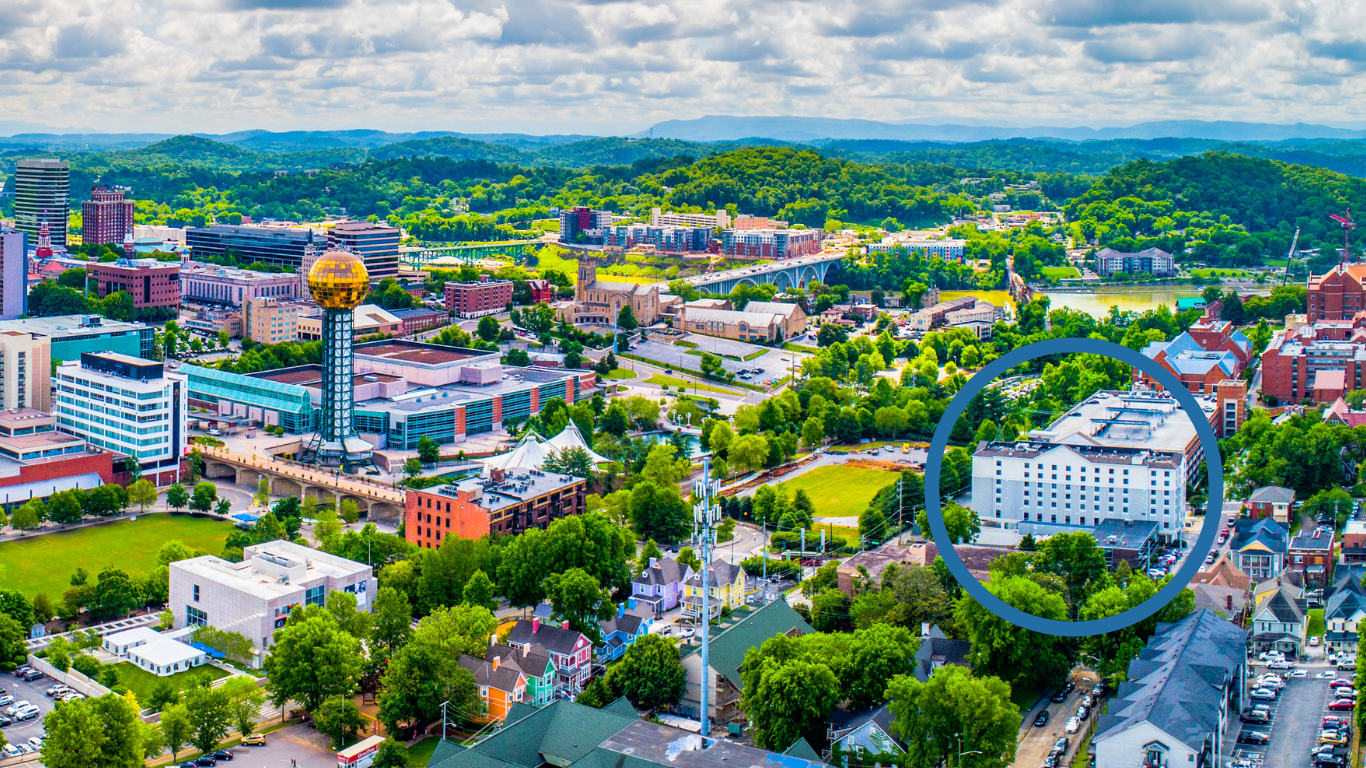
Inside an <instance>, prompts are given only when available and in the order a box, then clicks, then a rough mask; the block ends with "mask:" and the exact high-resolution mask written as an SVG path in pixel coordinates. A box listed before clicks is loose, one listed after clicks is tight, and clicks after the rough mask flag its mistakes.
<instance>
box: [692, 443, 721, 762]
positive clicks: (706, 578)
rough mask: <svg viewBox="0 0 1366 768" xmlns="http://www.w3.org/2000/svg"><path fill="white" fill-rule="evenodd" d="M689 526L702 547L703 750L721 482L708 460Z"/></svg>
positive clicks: (696, 485) (697, 483)
mask: <svg viewBox="0 0 1366 768" xmlns="http://www.w3.org/2000/svg"><path fill="white" fill-rule="evenodd" d="M692 489H693V491H692V492H693V525H694V526H695V527H696V528H697V530H698V534H699V535H700V536H701V541H700V543H701V546H702V600H701V608H702V614H701V615H702V686H701V688H702V697H701V699H702V700H701V705H702V706H701V707H700V714H699V720H700V724H701V733H702V749H706V748H707V738H708V737H709V736H710V734H711V718H710V717H709V716H708V714H709V713H708V711H707V708H708V707H709V706H710V702H709V701H708V699H709V698H710V696H709V694H710V691H709V690H708V689H710V688H711V658H710V652H711V632H710V629H711V603H710V598H711V579H710V576H711V553H712V544H713V541H712V539H713V537H714V536H715V535H716V532H715V530H714V526H715V525H716V524H717V523H718V522H720V517H721V514H720V510H719V509H718V508H717V506H716V497H717V496H719V495H720V494H721V483H720V482H719V481H717V480H712V479H711V460H710V459H703V460H702V476H701V477H700V478H698V479H697V480H695V481H694V482H693V486H692Z"/></svg>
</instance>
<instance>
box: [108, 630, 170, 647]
mask: <svg viewBox="0 0 1366 768" xmlns="http://www.w3.org/2000/svg"><path fill="white" fill-rule="evenodd" d="M160 639H162V637H161V633H160V632H158V631H156V630H155V629H152V628H151V627H134V628H132V629H125V630H123V631H122V632H115V633H114V634H112V635H105V636H104V642H106V643H113V644H114V645H128V644H129V643H150V642H153V641H156V640H160Z"/></svg>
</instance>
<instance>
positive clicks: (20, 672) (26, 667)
mask: <svg viewBox="0 0 1366 768" xmlns="http://www.w3.org/2000/svg"><path fill="white" fill-rule="evenodd" d="M31 669H33V667H30V666H29V665H27V664H25V665H24V666H22V667H19V668H18V669H16V670H14V676H15V677H23V676H24V673H25V672H27V671H29V670H31Z"/></svg>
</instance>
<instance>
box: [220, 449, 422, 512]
mask: <svg viewBox="0 0 1366 768" xmlns="http://www.w3.org/2000/svg"><path fill="white" fill-rule="evenodd" d="M197 447H198V449H199V454H200V456H202V457H204V477H205V478H206V479H214V478H232V480H233V482H235V483H238V484H241V485H246V486H254V485H256V484H257V483H259V482H260V480H261V478H263V477H264V478H266V479H267V481H268V482H269V483H270V492H271V493H272V494H273V495H276V496H298V497H299V499H300V500H301V501H302V500H303V499H304V498H305V497H309V496H311V497H313V498H315V499H317V500H318V501H319V502H320V503H326V504H335V503H337V502H338V501H339V500H342V499H351V500H352V501H354V502H356V506H357V507H358V508H359V509H360V512H361V514H362V515H364V516H366V517H369V518H370V519H371V520H377V519H381V518H385V517H401V516H402V515H403V510H404V499H405V497H406V495H407V494H406V492H405V491H404V490H402V489H400V488H394V487H393V486H390V485H386V484H384V483H377V482H375V481H373V480H368V479H366V478H363V477H356V476H355V475H346V474H340V473H335V472H328V471H327V470H325V469H323V468H321V467H318V466H315V465H312V464H302V463H300V462H297V461H291V460H289V459H284V458H280V457H274V456H269V457H268V456H260V455H255V454H250V455H249V454H242V453H236V452H234V451H230V450H228V449H227V448H223V447H219V446H214V445H200V446H197Z"/></svg>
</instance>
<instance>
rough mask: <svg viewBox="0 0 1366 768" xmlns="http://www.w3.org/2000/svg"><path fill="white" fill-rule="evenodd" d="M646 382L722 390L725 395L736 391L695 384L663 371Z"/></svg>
mask: <svg viewBox="0 0 1366 768" xmlns="http://www.w3.org/2000/svg"><path fill="white" fill-rule="evenodd" d="M645 383H646V384H658V385H659V386H662V387H669V388H671V389H677V388H678V387H687V389H688V391H689V392H691V391H693V389H694V388H696V389H697V391H698V392H720V393H721V394H723V395H724V394H734V392H732V391H731V390H729V389H719V388H717V387H713V386H709V385H707V384H694V383H693V382H691V381H685V380H683V379H680V378H677V377H675V376H665V375H664V374H662V373H656V374H655V375H653V376H651V377H650V378H648V379H646V380H645Z"/></svg>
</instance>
